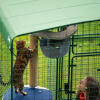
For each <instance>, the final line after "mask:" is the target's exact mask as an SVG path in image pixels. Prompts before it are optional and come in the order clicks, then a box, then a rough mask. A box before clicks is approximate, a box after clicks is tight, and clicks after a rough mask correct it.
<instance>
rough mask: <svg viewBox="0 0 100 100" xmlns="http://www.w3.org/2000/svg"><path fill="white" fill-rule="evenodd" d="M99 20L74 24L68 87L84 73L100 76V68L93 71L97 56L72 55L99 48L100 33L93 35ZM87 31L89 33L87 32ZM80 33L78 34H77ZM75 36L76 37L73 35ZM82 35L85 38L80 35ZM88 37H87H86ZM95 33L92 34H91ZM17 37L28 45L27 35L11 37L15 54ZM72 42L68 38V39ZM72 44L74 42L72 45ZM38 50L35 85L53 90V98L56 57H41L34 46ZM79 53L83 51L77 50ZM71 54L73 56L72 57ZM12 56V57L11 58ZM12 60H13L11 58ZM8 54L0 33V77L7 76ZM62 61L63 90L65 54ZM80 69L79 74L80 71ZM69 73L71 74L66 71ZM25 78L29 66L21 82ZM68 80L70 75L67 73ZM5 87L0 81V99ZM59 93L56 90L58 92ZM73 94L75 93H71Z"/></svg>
mask: <svg viewBox="0 0 100 100" xmlns="http://www.w3.org/2000/svg"><path fill="white" fill-rule="evenodd" d="M99 23H100V22H99V21H97V22H90V23H84V24H79V25H78V32H77V33H76V34H75V36H74V37H73V38H74V40H73V47H72V46H71V50H70V51H71V56H70V63H71V62H72V60H73V63H71V65H72V66H73V65H76V67H73V70H72V74H73V77H72V78H73V81H72V83H71V82H70V85H71V84H72V90H73V91H76V90H77V85H78V84H79V81H80V80H81V79H82V78H84V77H85V76H87V75H93V76H96V77H97V78H98V80H99V79H100V77H99V76H100V72H97V69H98V68H99V66H100V64H99V62H100V56H85V57H75V58H73V57H74V56H78V55H80V53H84V55H86V54H85V53H87V54H91V52H92V54H94V53H93V52H100V38H98V36H100V34H96V35H93V34H94V33H100V26H99ZM90 34H91V35H90ZM81 35H82V36H81ZM77 37H80V38H78V39H77ZM84 37H85V38H84ZM88 37H89V38H88ZM91 37H95V38H91ZM17 40H25V41H26V42H27V44H26V46H29V35H26V36H21V37H17V38H16V39H15V40H14V54H16V47H15V46H16V45H15V41H17ZM71 45H72V42H71ZM74 45H76V46H74ZM38 50H39V51H38V54H39V63H38V85H39V86H41V87H45V88H48V89H50V90H51V91H52V93H53V99H54V100H55V95H56V70H57V69H56V59H49V58H47V57H45V56H44V55H43V54H42V52H41V49H40V47H39V49H38ZM81 55H83V54H81ZM72 58H73V59H72ZM15 59H16V58H15V56H14V61H15ZM14 61H13V62H14ZM10 62H11V55H10V51H9V50H8V48H7V46H6V44H5V41H4V40H3V38H2V37H1V35H0V74H2V75H3V80H4V81H5V82H7V81H8V80H9V77H10V74H11V73H10V70H11V68H10V66H11V63H10ZM63 62H64V64H63V73H62V74H63V76H62V85H63V86H62V88H63V90H64V83H67V82H68V54H67V55H65V56H64V61H63ZM81 73H83V74H81ZM70 76H71V74H70ZM28 79H29V66H27V69H26V70H25V73H24V82H25V84H26V85H27V84H28V83H29V82H28ZM70 80H71V77H70ZM8 88H9V86H8V87H4V86H1V85H0V100H1V98H2V96H3V95H4V93H5V92H6V91H7V89H8ZM58 95H60V93H58ZM72 97H73V98H74V97H75V95H73V96H72ZM62 98H63V99H66V98H67V95H66V94H65V92H62Z"/></svg>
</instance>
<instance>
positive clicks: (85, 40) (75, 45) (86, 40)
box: [72, 21, 100, 54]
mask: <svg viewBox="0 0 100 100" xmlns="http://www.w3.org/2000/svg"><path fill="white" fill-rule="evenodd" d="M72 52H73V54H87V53H100V21H96V22H88V23H83V24H79V25H78V31H77V33H76V34H75V35H73V37H72Z"/></svg>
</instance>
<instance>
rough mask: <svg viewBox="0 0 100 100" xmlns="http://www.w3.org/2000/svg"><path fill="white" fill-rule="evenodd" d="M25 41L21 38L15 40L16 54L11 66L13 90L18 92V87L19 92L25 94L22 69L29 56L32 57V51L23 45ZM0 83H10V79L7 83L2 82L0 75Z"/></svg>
mask: <svg viewBox="0 0 100 100" xmlns="http://www.w3.org/2000/svg"><path fill="white" fill-rule="evenodd" d="M25 44H26V42H25V41H23V40H20V41H16V49H17V56H16V61H15V64H14V67H13V86H14V88H15V92H16V93H17V92H18V90H17V89H18V88H19V91H20V93H22V94H23V95H26V94H27V93H26V92H24V91H23V88H24V80H23V74H24V70H25V68H26V66H27V64H28V61H29V59H30V58H32V57H33V51H32V49H30V48H29V47H28V48H27V47H25ZM0 84H2V85H4V86H6V85H9V84H10V81H9V82H8V83H4V82H3V81H2V76H1V75H0Z"/></svg>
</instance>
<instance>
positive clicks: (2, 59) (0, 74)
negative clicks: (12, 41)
mask: <svg viewBox="0 0 100 100" xmlns="http://www.w3.org/2000/svg"><path fill="white" fill-rule="evenodd" d="M10 76H11V53H10V50H9V49H8V47H7V45H6V43H5V41H4V39H3V37H2V36H1V35H0V80H1V81H0V83H1V84H0V100H2V97H3V95H4V93H5V92H6V91H7V89H8V88H9V87H10V85H7V84H3V82H4V83H8V82H9V81H10ZM2 81H3V82H2Z"/></svg>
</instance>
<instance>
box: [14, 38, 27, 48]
mask: <svg viewBox="0 0 100 100" xmlns="http://www.w3.org/2000/svg"><path fill="white" fill-rule="evenodd" d="M25 44H26V41H24V40H19V41H16V48H17V49H21V48H23V47H25Z"/></svg>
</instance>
